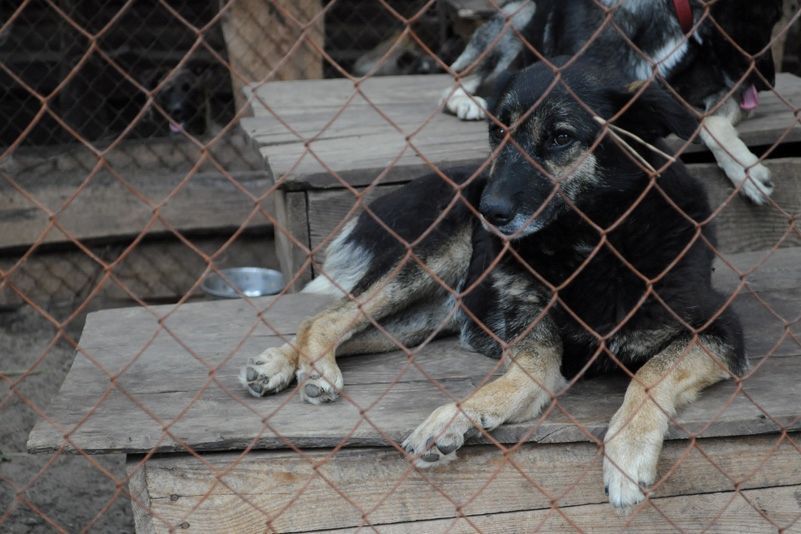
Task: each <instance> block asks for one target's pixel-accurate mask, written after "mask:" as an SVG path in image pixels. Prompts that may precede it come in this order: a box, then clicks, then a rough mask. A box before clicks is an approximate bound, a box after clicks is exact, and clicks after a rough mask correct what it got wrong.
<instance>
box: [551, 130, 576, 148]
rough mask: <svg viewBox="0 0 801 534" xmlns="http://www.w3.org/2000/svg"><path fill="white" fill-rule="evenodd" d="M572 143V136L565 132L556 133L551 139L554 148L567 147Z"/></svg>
mask: <svg viewBox="0 0 801 534" xmlns="http://www.w3.org/2000/svg"><path fill="white" fill-rule="evenodd" d="M572 141H573V136H571V135H570V134H569V133H567V132H557V133H556V134H554V136H553V139H552V141H551V142H552V143H553V144H554V145H555V146H560V147H561V146H567V145H569V144H570V143H571V142H572Z"/></svg>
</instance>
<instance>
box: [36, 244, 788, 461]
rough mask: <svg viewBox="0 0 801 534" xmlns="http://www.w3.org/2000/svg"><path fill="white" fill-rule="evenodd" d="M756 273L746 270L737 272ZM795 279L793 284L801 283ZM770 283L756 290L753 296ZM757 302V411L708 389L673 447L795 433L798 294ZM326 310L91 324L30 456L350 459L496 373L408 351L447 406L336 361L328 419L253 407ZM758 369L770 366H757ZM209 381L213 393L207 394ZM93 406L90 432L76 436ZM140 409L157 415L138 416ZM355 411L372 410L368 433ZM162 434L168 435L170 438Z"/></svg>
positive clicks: (485, 365) (520, 432)
mask: <svg viewBox="0 0 801 534" xmlns="http://www.w3.org/2000/svg"><path fill="white" fill-rule="evenodd" d="M791 252H792V251H791V250H788V251H782V252H781V256H779V253H777V258H779V259H785V260H786V259H787V258H786V255H789V254H790V253H791ZM754 260H755V258H753V257H751V259H750V260H749V259H742V260H740V265H749V264H750V263H749V261H754ZM781 264H782V262H780V261H778V260H776V265H773V264H771V266H772V269H773V270H772V271H771V272H772V273H773V275H772V277H774V278H777V279H779V280H780V283H781V284H786V283H788V282H787V278H786V276H776V274H775V273H782V272H784V271H783V269H785V270H787V269H791V268H792V267H791V265H792V264H790V263H789V260H787V262H785V263H784V266H782V265H781ZM789 276H797V272H796V273H793V274H792V275H789ZM769 279H770V277H767V276H766V277H764V278H758V277H757V278H755V281H754V284H755V285H760V284H762V283H768V280H769ZM724 282H725V281H724ZM729 284H731V278H729ZM761 296H762V298H763V299H765V300H766V301H767V302H768V304H769V305H771V306H772V307H773V308H775V310H776V311H777V312H778V313H779V314H780V318H777V317H775V316H774V315H773V314H772V313H771V312H769V311H768V310H766V309H765V308H764V305H763V304H762V303H761V302H760V301H759V300H757V299H755V297H754V296H753V295H751V294H750V293H749V294H745V295H743V296H741V297H739V299H738V300H743V301H744V302H747V303H750V304H748V306H750V307H746V308H744V309H745V310H746V311H747V312H748V313H747V314H745V315H744V314H742V313H741V317H742V319H743V323H744V327H745V330H746V334H747V337H748V340H749V341H748V349H749V351H753V352H751V354H752V356H754V357H755V358H757V360H756V362H757V363H758V365H757V366H756V368H755V371H754V373H753V374H752V375H749V376H748V377H747V379H746V380H744V382H743V389H744V391H745V392H747V394H748V396H749V397H750V399H753V400H754V402H756V404H754V402H752V400H749V398H746V397H745V396H744V395H743V394H742V393H739V394H738V393H737V392H736V387H735V384H733V383H725V384H719V385H716V386H714V387H712V388H710V389H709V390H708V391H707V392H705V393H704V395H703V396H702V399H701V400H700V401H699V402H697V403H695V404H693V405H691V406H690V407H689V408H687V409H686V410H685V411H683V412H682V413H681V414H680V417H679V423H678V424H677V425H676V426H675V427H674V428H673V429H672V430H671V431H670V436H671V437H683V436H686V432H699V431H701V430H703V435H704V436H719V435H738V434H742V433H745V434H750V433H760V432H775V431H779V430H781V428H782V427H787V426H789V427H792V428H796V427H801V420H800V419H799V418H798V415H799V406H801V391H799V390H798V388H797V387H796V385H797V381H798V377H799V376H801V358H798V357H789V358H780V357H776V355H777V354H788V355H789V354H799V353H801V347H799V346H798V341H797V340H798V337H799V333H798V331H797V324H795V323H796V322H797V317H798V315H799V311H801V310H799V306H801V299H800V298H798V292H797V290H796V291H795V292H790V291H788V290H787V289H782V290H779V291H763V293H761ZM323 305H324V300H321V299H319V297H314V296H311V295H294V296H283V297H280V298H274V299H255V300H253V301H248V302H245V301H226V302H209V303H197V304H191V305H183V306H179V307H177V308H176V307H172V306H157V307H151V308H148V309H146V310H143V309H136V308H133V309H122V310H110V311H107V312H102V313H96V314H92V315H90V316H89V318H88V320H87V324H86V328H85V331H84V335H83V337H82V341H81V348H82V352H81V353H80V354H79V355H78V357H76V360H75V362H74V364H73V367H72V369H71V371H70V373H69V375H68V377H67V379H66V381H65V383H64V385H63V387H62V389H61V391H60V393H59V395H58V398H57V400H56V401H55V402H54V403H53V405H52V406H50V408H49V409H48V417H49V419H50V420H52V421H55V422H57V423H56V425H51V424H50V423H47V422H40V423H39V424H38V425H37V426H36V428H35V429H34V431H33V432H32V434H31V437H30V441H29V447H30V449H31V450H32V451H42V450H51V449H52V448H54V447H57V446H59V445H61V443H62V436H63V435H64V434H65V432H69V435H70V440H71V443H68V444H66V445H65V446H66V447H67V448H68V449H74V448H76V447H77V448H80V449H84V450H86V451H90V452H109V451H125V452H136V451H147V450H151V449H155V450H159V451H175V450H183V447H184V443H186V444H188V445H189V446H191V447H192V448H194V449H198V450H230V449H237V448H242V447H245V446H247V445H256V446H258V447H266V448H276V447H278V448H281V447H287V446H288V444H289V442H292V443H295V444H297V445H299V446H306V447H320V446H322V447H326V446H334V445H336V444H338V443H341V442H343V439H344V441H346V442H347V443H349V444H351V445H384V444H386V443H387V440H388V439H391V440H396V441H397V440H400V439H402V438H403V437H404V436H405V435H406V434H407V433H408V432H410V431H411V430H412V429H413V428H414V427H415V426H416V425H417V424H418V423H419V422H420V421H421V420H422V419H423V418H424V417H426V416H427V415H428V413H429V412H430V411H431V410H432V409H433V408H435V407H436V406H438V405H439V404H441V403H442V402H446V401H447V400H448V399H449V398H455V399H458V398H464V397H465V396H466V395H468V394H469V393H470V392H471V391H472V390H473V389H474V388H475V387H476V386H477V385H478V384H479V382H480V381H481V378H482V377H484V376H486V375H487V374H489V373H492V372H495V371H497V369H496V367H495V366H496V364H497V362H496V361H494V360H489V359H486V358H483V357H481V356H478V355H470V354H465V352H464V351H463V350H461V349H458V348H456V347H455V342H454V341H452V340H443V341H441V342H436V343H432V344H430V345H428V346H426V347H423V348H421V349H419V350H415V351H414V354H415V357H414V365H415V366H419V368H420V369H424V370H425V371H426V373H427V374H428V375H429V376H433V377H434V378H435V379H437V380H438V381H439V382H440V383H441V384H443V385H444V386H445V387H446V388H447V390H448V391H450V395H451V397H449V396H448V395H446V394H444V393H443V392H442V391H440V390H439V389H438V388H437V386H435V385H434V384H432V383H430V382H429V381H428V380H426V379H425V378H424V377H423V376H421V375H420V374H419V373H418V372H412V371H411V370H410V360H409V359H408V358H407V356H406V354H404V353H402V352H396V353H389V354H385V355H374V356H368V357H350V358H342V359H341V367H342V370H343V373H344V375H345V381H346V384H347V387H346V390H345V396H344V398H343V399H341V400H340V401H339V402H337V403H334V404H332V405H328V406H323V407H311V406H307V405H304V404H302V403H300V402H298V400H297V398H296V396H295V392H294V390H291V391H288V392H285V393H282V394H280V395H277V396H274V397H269V398H264V399H253V398H249V397H248V396H247V395H246V394H245V393H244V391H243V389H242V387H241V386H240V385H239V383H238V370H239V368H240V367H241V365H242V364H243V363H244V362H245V361H246V359H247V358H248V357H249V356H253V355H256V354H258V353H259V352H260V351H261V350H263V349H264V348H266V347H268V346H274V345H275V344H278V343H280V342H281V337H279V336H277V335H276V334H282V335H283V336H286V335H288V334H291V333H292V332H294V329H295V328H296V326H297V325H298V323H299V322H300V321H301V320H302V318H303V317H305V316H307V315H309V314H311V313H313V312H314V310H315V309H319V308H320V307H321V306H323ZM738 305H739V304H738ZM262 318H263V319H262ZM160 325H163V327H164V328H166V329H168V330H169V331H166V330H163V329H162V326H160ZM788 334H792V335H788ZM752 339H756V340H757V341H756V342H754V341H752ZM765 355H770V356H769V357H767V358H763V357H764V356H765ZM90 357H91V359H93V360H94V361H95V362H97V363H98V364H100V365H102V366H103V368H104V369H105V371H101V370H99V369H98V367H97V365H96V364H95V363H93V362H92V361H91V360H90ZM760 358H761V359H760ZM210 370H213V371H214V372H213V378H214V379H215V380H216V382H212V383H210V381H211V378H210ZM109 375H114V376H116V381H115V384H116V385H117V386H118V387H119V388H122V390H124V391H126V392H128V393H129V394H131V395H133V397H134V398H135V399H136V401H132V400H131V399H130V398H128V397H127V396H126V394H124V393H123V392H122V391H121V390H120V389H115V387H114V386H113V385H112V383H111V381H110V378H109ZM117 375H118V376H117ZM624 388H625V380H623V379H622V378H620V377H601V378H598V379H593V380H586V381H582V382H579V383H577V384H576V385H574V386H573V387H572V388H571V389H570V391H569V392H567V393H566V394H565V395H564V396H562V397H560V398H559V405H560V406H561V408H562V409H564V411H566V412H568V413H570V414H572V416H574V417H575V418H576V419H577V420H578V421H579V422H580V427H577V426H575V425H574V424H573V423H572V422H571V421H570V420H569V419H568V418H567V416H566V415H565V414H564V413H562V411H560V410H555V411H554V413H553V414H552V415H551V416H550V418H549V419H548V420H546V421H544V422H538V423H528V424H522V425H508V426H504V427H502V428H500V429H499V430H497V431H496V432H495V438H496V439H498V440H501V441H502V442H505V443H514V442H516V441H518V440H519V439H521V438H522V437H524V436H525V439H527V440H532V441H542V442H556V441H577V440H587V439H590V438H591V436H600V435H602V433H603V432H604V429H605V427H606V423H607V421H608V419H609V417H611V415H612V413H613V412H614V411H615V409H616V408H617V407H618V405H619V404H620V402H621V399H622V394H623V391H624ZM107 394H108V398H106V395H107ZM193 399H194V400H193ZM409 399H415V401H414V402H410V401H409ZM588 399H592V401H591V402H589V401H588ZM96 404H97V405H98V406H97V409H95V410H93V411H92V413H91V415H90V416H89V418H88V419H87V420H86V421H84V422H82V423H81V424H80V425H78V426H75V425H76V424H77V423H78V422H79V421H81V420H82V418H83V417H84V416H86V415H87V414H88V413H89V411H90V410H92V409H93V408H94V407H95V405H96ZM145 408H147V410H149V411H150V414H152V415H149V414H147V413H145V411H144V409H145ZM362 409H366V410H367V412H366V413H367V419H365V418H363V416H362V413H361V410H362ZM184 410H186V413H183V411H184ZM713 417H714V418H715V420H714V421H712V422H710V419H712V418H713ZM265 421H266V422H267V424H266V425H265ZM167 422H170V423H171V424H170V427H169V428H170V432H171V433H172V435H167V434H166V433H165V432H164V428H163V426H164V425H165V424H167ZM287 440H289V441H287Z"/></svg>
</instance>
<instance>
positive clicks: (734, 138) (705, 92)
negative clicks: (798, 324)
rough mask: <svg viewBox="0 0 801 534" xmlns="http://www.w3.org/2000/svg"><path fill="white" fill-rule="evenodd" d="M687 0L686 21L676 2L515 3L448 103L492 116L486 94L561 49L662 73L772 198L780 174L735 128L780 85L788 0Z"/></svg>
mask: <svg viewBox="0 0 801 534" xmlns="http://www.w3.org/2000/svg"><path fill="white" fill-rule="evenodd" d="M682 3H683V4H684V5H685V6H686V7H685V9H686V13H687V15H686V20H682V18H681V17H680V16H677V15H678V12H677V9H678V8H674V2H672V1H670V0H569V1H561V0H536V2H534V1H529V0H524V1H515V2H511V3H507V4H506V5H504V6H503V7H502V9H501V10H500V11H499V12H498V14H497V15H495V16H494V17H492V18H491V19H490V20H489V21H487V22H486V23H485V24H484V25H483V26H481V27H479V28H478V29H477V30H476V31H475V32H474V34H473V35H472V37H471V39H470V42H469V43H468V45H467V47H466V48H465V50H464V51H463V52H462V54H461V55H460V56H459V57H458V58H457V59H456V61H454V62H453V63H452V64H451V67H450V68H451V71H452V72H453V73H455V74H457V75H461V74H462V73H468V72H470V74H469V75H468V76H465V77H463V78H461V79H460V80H459V82H458V85H457V86H456V87H455V88H452V89H448V90H446V92H445V93H444V94H443V99H442V100H443V102H442V103H443V106H444V109H445V110H446V111H448V112H450V113H453V114H455V115H457V116H458V117H459V118H461V119H464V120H478V119H482V118H484V116H485V112H484V110H485V109H486V100H485V99H483V98H481V97H480V96H478V95H479V94H481V95H485V96H486V92H485V91H486V90H487V89H488V88H489V87H490V86H491V85H492V84H491V82H492V80H493V79H494V78H496V77H497V76H498V75H499V74H500V73H502V72H505V71H507V70H509V69H515V68H518V67H519V66H521V65H525V64H527V63H531V62H533V61H539V60H543V59H545V58H548V57H553V56H556V55H562V54H564V55H581V56H585V57H592V58H593V59H594V60H595V61H598V62H599V63H600V64H602V65H606V66H607V68H615V69H621V70H622V71H623V72H624V73H625V74H626V76H628V77H629V78H630V79H631V80H640V79H652V78H656V79H658V80H660V81H661V82H663V83H664V84H665V85H666V87H669V88H672V89H671V90H672V91H674V92H675V93H676V94H678V95H679V96H680V98H681V99H682V100H683V101H684V102H685V103H686V104H687V105H688V106H692V107H695V108H697V109H699V110H702V111H703V112H704V113H705V114H706V115H705V118H704V120H703V128H702V129H701V131H700V138H701V140H702V141H703V143H704V144H705V145H706V146H707V147H708V148H709V149H710V150H711V151H712V153H713V155H714V157H715V159H716V161H717V163H718V166H719V167H720V168H721V169H722V170H723V171H724V173H725V174H726V176H728V178H729V179H730V180H731V182H732V183H733V184H734V186H735V187H736V188H738V189H739V190H740V192H741V193H742V194H743V195H744V196H745V197H746V198H747V199H749V200H750V201H752V202H754V203H755V204H764V203H766V202H767V199H768V197H769V196H770V194H771V193H772V192H773V187H774V185H773V182H772V181H771V175H770V171H769V170H768V168H767V167H765V166H764V165H762V164H761V163H760V162H759V158H758V157H757V156H756V155H754V154H753V153H752V152H751V151H750V150H749V149H748V147H747V146H746V145H745V144H744V143H743V142H742V141H741V140H740V138H739V136H738V134H737V130H736V129H735V125H736V124H737V123H739V122H740V121H741V120H743V119H745V118H747V117H748V116H749V115H750V114H751V112H752V111H753V110H754V109H756V107H757V106H758V104H759V97H758V92H759V91H763V90H768V89H771V88H772V86H773V85H774V83H775V66H774V64H773V56H772V55H771V50H770V43H771V38H772V37H771V32H772V30H773V28H774V26H775V25H776V23H777V22H778V21H779V19H780V17H781V14H782V5H781V4H782V2H781V0H766V1H763V2H750V1H747V0H711V1H707V2H702V1H701V0H679V1H677V2H675V4H677V5H678V4H682ZM707 10H708V11H707ZM607 13H609V14H611V21H607V20H606V16H607ZM740 49H742V51H741V50H740ZM752 58H753V59H752Z"/></svg>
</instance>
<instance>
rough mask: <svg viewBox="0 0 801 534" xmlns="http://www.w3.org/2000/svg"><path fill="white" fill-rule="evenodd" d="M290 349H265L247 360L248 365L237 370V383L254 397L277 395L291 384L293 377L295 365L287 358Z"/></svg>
mask: <svg viewBox="0 0 801 534" xmlns="http://www.w3.org/2000/svg"><path fill="white" fill-rule="evenodd" d="M288 350H292V349H291V347H287V346H284V347H274V348H271V349H267V350H265V351H264V352H262V353H261V355H259V356H257V357H256V358H248V363H247V365H245V366H244V367H242V369H240V370H239V382H241V383H242V385H243V386H245V388H246V389H247V390H248V393H250V394H251V395H253V396H254V397H263V396H265V395H269V394H271V393H278V392H279V391H281V390H284V389H286V388H287V386H289V384H291V383H292V379H293V378H294V377H295V364H294V363H293V362H292V359H291V358H289V357H288V356H287V351H288Z"/></svg>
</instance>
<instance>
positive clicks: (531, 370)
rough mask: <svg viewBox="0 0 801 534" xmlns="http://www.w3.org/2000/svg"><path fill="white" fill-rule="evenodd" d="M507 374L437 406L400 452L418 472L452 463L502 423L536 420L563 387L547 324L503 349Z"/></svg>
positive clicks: (558, 350) (556, 345) (557, 350)
mask: <svg viewBox="0 0 801 534" xmlns="http://www.w3.org/2000/svg"><path fill="white" fill-rule="evenodd" d="M506 357H508V358H509V360H510V362H509V367H508V369H507V370H506V373H504V374H503V376H501V377H500V378H498V379H497V380H495V381H493V382H490V383H489V384H487V385H485V386H484V387H482V388H480V389H478V390H477V391H475V392H474V393H473V394H472V395H471V396H470V397H469V398H467V399H466V400H464V401H460V402H457V403H453V402H452V403H449V404H446V405H444V406H440V407H439V408H437V409H436V410H434V412H433V413H432V414H431V415H430V416H429V417H428V419H426V420H425V421H424V422H423V424H421V425H420V426H418V427H417V429H416V430H415V431H414V432H412V433H411V435H409V437H407V438H406V440H405V441H404V442H403V447H404V448H405V449H406V451H407V452H408V453H409V454H412V455H415V456H416V457H417V459H416V461H415V463H416V465H417V466H418V467H429V466H432V465H441V464H443V463H445V462H447V461H450V460H452V459H454V458H455V457H456V454H455V451H456V450H457V449H458V448H459V447H461V446H462V445H463V444H464V441H465V439H466V437H469V436H470V434H473V433H476V432H477V431H478V430H477V429H479V428H482V429H484V430H486V431H491V430H493V429H495V428H497V427H498V426H499V425H501V424H502V423H505V422H517V421H525V420H527V419H531V418H532V417H534V416H536V415H537V414H538V413H540V411H541V410H542V408H543V406H545V405H546V404H547V403H548V402H549V401H550V399H551V396H552V395H554V394H556V393H557V392H558V391H559V389H560V388H561V387H562V386H563V385H564V378H563V377H562V374H561V372H560V370H559V367H560V364H561V361H562V344H561V340H560V338H559V337H558V334H557V332H556V328H555V326H554V325H553V324H552V323H551V321H550V319H548V318H547V317H546V318H543V319H542V320H541V321H540V324H539V325H537V327H535V329H534V331H533V332H532V333H530V334H528V335H527V336H526V337H525V338H524V339H522V340H520V341H518V342H517V343H515V344H514V345H513V346H512V347H511V348H509V349H508V351H507V355H506Z"/></svg>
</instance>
